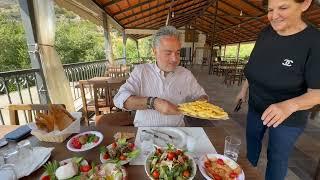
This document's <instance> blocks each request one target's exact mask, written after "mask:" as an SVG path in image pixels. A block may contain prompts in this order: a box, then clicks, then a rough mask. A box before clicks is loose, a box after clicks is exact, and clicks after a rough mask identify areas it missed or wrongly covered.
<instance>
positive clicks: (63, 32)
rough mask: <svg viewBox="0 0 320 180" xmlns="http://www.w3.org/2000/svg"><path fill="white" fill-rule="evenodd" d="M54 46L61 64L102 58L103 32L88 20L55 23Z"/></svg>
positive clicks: (103, 55)
mask: <svg viewBox="0 0 320 180" xmlns="http://www.w3.org/2000/svg"><path fill="white" fill-rule="evenodd" d="M57 24H58V25H57V30H56V40H55V47H56V50H57V52H58V53H59V55H60V58H61V61H62V63H63V64H68V63H76V62H84V61H93V60H98V59H104V58H105V54H104V42H103V34H102V33H99V32H98V31H97V27H96V26H95V25H94V24H92V23H90V22H88V21H79V22H75V21H70V20H69V22H68V21H64V22H59V23H57Z"/></svg>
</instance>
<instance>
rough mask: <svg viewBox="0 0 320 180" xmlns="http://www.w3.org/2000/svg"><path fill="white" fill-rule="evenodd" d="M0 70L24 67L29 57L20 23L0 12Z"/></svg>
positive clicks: (28, 61) (28, 64)
mask: <svg viewBox="0 0 320 180" xmlns="http://www.w3.org/2000/svg"><path fill="white" fill-rule="evenodd" d="M0 34H1V36H0V49H1V51H0V71H11V70H17V69H26V68H29V67H30V59H29V55H28V51H27V44H26V39H25V35H24V30H23V27H22V23H21V22H18V21H15V20H13V19H10V18H8V16H6V15H4V14H0Z"/></svg>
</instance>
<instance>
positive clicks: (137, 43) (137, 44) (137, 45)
mask: <svg viewBox="0 0 320 180" xmlns="http://www.w3.org/2000/svg"><path fill="white" fill-rule="evenodd" d="M136 47H137V52H138V58H140V52H139V41H138V40H136Z"/></svg>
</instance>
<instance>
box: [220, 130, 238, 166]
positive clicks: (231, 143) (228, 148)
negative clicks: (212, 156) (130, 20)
mask: <svg viewBox="0 0 320 180" xmlns="http://www.w3.org/2000/svg"><path fill="white" fill-rule="evenodd" d="M240 144H241V140H240V139H239V138H237V137H234V136H227V137H226V138H225V143H224V155H225V156H227V157H229V158H230V159H232V160H234V161H235V162H237V159H238V155H239V150H240Z"/></svg>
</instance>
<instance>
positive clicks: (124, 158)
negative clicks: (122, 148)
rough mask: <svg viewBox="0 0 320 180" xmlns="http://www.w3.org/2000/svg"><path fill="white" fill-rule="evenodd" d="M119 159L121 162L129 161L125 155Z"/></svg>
mask: <svg viewBox="0 0 320 180" xmlns="http://www.w3.org/2000/svg"><path fill="white" fill-rule="evenodd" d="M119 159H120V160H121V161H124V160H126V159H127V156H125V155H121V156H120V157H119Z"/></svg>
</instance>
